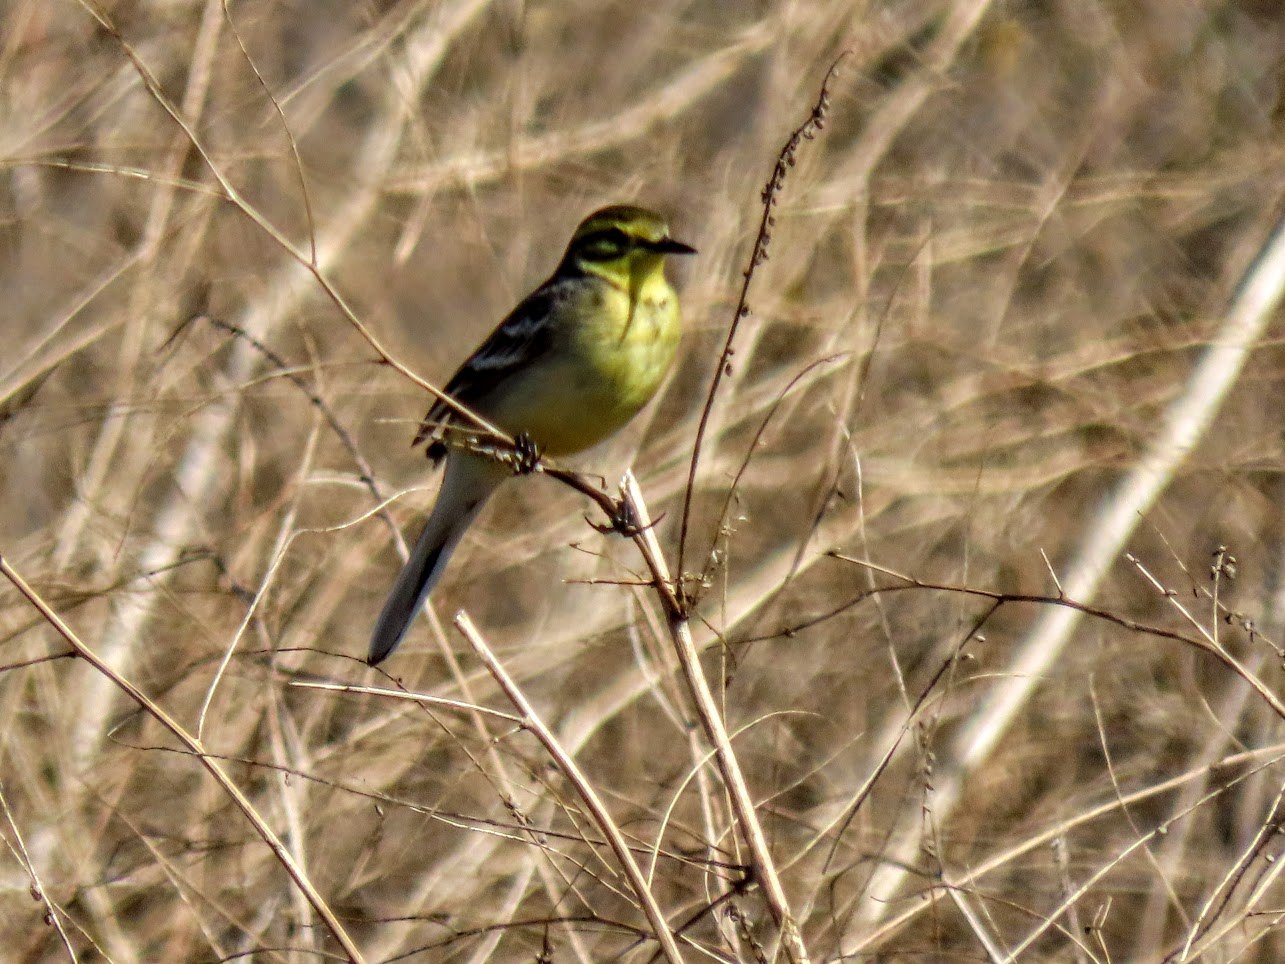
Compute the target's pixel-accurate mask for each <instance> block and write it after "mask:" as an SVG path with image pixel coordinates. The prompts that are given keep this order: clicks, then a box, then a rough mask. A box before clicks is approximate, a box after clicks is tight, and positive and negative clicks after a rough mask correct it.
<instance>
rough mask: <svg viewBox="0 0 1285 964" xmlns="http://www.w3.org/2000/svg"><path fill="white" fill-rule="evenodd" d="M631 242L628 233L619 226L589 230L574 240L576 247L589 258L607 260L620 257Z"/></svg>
mask: <svg viewBox="0 0 1285 964" xmlns="http://www.w3.org/2000/svg"><path fill="white" fill-rule="evenodd" d="M632 244H633V239H632V238H631V237H630V236H629V235H627V234H626V233H625V232H624V231H622V230H620V228H616V227H611V228H602V229H600V230H598V231H591V232H589V233H588V234H586V235H584V237H582V238H581V239H580V240H579V241H578V242H576V247H577V248H578V249H579V250H580V252H581V254H583V255H585V256H587V257H589V258H592V259H595V260H596V259H602V260H608V259H611V258H618V257H620V256H621V255H622V254H624V253H625V252H626V251H628V250H629V248H630V247H631V246H632Z"/></svg>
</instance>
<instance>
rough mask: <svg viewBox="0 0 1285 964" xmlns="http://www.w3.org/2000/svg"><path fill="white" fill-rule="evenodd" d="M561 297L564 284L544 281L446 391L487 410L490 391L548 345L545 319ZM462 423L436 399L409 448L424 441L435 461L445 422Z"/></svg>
mask: <svg viewBox="0 0 1285 964" xmlns="http://www.w3.org/2000/svg"><path fill="white" fill-rule="evenodd" d="M564 298H565V284H558V283H552V284H550V283H545V284H543V285H541V286H540V287H539V288H537V289H536V290H535V291H533V292H532V293H531V294H530V295H528V296H527V297H526V298H525V299H524V300H523V301H522V302H521V303H520V304H519V305H518V306H517V307H516V308H514V309H513V311H511V312H510V313H509V315H508V317H507V318H505V319H504V320H503V321H502V322H500V324H499V325H498V326H497V327H496V329H495V331H493V332H491V335H490V337H489V338H487V339H486V341H484V342H482V344H481V346H480V347H479V348H478V349H477V351H475V352H473V354H472V355H471V356H470V357H469V359H468V361H466V362H465V363H464V364H463V365H461V366H460V369H459V371H457V372H456V373H455V374H454V375H452V376H451V380H450V381H449V382H447V383H446V388H445V389H444V391H445V392H446V394H447V395H449V396H451V398H453V399H455V400H456V401H457V402H459V403H460V404H461V405H464V406H467V407H468V408H474V407H478V408H485V406H484V405H482V404H481V403H483V402H484V401H485V399H486V397H487V396H488V395H490V394H491V393H492V392H495V391H497V390H499V389H500V388H501V387H502V386H503V384H504V382H505V381H506V380H507V379H509V378H512V377H513V376H514V375H516V374H518V373H519V372H521V371H523V370H525V369H526V367H527V366H528V365H530V364H531V363H532V362H533V361H535V360H536V359H537V358H539V357H540V356H541V355H543V354H545V353H546V352H547V351H548V350H549V348H550V347H551V346H552V344H553V330H552V326H551V325H550V324H549V318H550V316H551V315H552V314H553V313H555V312H556V311H557V310H558V303H559V302H560V301H562V300H563V299H564ZM478 414H479V415H485V414H486V413H485V412H484V411H479V412H478ZM464 422H465V420H464V419H463V418H461V416H460V415H459V414H458V413H457V412H456V411H455V410H454V409H453V408H451V407H450V406H449V405H447V404H446V403H445V402H442V401H440V400H439V401H436V402H434V403H433V407H432V408H430V409H429V410H428V414H427V415H425V416H424V421H423V422H422V423H421V424H420V427H419V431H418V432H417V433H416V435H415V441H414V442H412V443H411V446H412V447H414V446H416V445H419V444H420V443H421V442H428V457H429V458H430V459H432V460H433V461H437V460H438V459H440V458H441V457H442V456H443V455H445V454H446V445H445V443H444V442H443V437H444V435H445V432H446V430H447V426H449V425H452V424H463V423H464Z"/></svg>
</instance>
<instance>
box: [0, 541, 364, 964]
mask: <svg viewBox="0 0 1285 964" xmlns="http://www.w3.org/2000/svg"><path fill="white" fill-rule="evenodd" d="M0 574H3V575H4V577H5V578H6V579H8V580H9V582H11V583H12V584H13V586H14V588H15V589H17V590H18V592H20V593H21V594H22V595H23V596H24V597H26V599H27V601H28V602H29V603H31V605H32V606H34V607H35V608H36V610H37V611H38V612H39V613H40V615H41V616H43V617H44V618H45V620H46V621H47V622H48V623H49V625H51V626H52V627H53V628H54V629H55V630H57V632H58V635H60V636H61V637H62V638H63V639H64V640H66V642H67V644H68V645H69V646H70V647H71V648H72V649H74V650H75V651H76V655H77V656H79V657H80V658H81V659H83V660H84V661H85V662H86V663H88V664H89V665H90V666H92V667H93V668H94V669H95V670H96V671H97V672H98V673H99V674H101V675H102V677H103V678H104V679H106V680H108V681H109V682H110V683H112V684H113V685H114V686H116V687H117V688H118V689H120V690H122V691H123V692H124V693H125V695H127V696H128V697H129V698H130V699H132V700H133V701H134V702H135V703H137V704H138V705H139V707H140V708H141V709H142V710H143V711H144V712H145V713H147V714H148V715H149V716H151V717H152V718H153V719H154V720H156V722H158V723H160V724H161V726H163V727H164V728H165V729H167V730H169V731H170V733H171V734H172V735H173V736H174V737H175V738H176V739H177V740H178V741H179V742H180V743H182V744H183V745H184V746H185V747H187V749H188V751H189V752H190V753H191V754H192V756H194V757H195V758H196V760H197V762H199V763H200V764H201V766H203V767H204V768H205V770H206V772H207V773H209V774H210V776H212V777H213V778H214V781H215V782H216V783H217V784H218V785H219V787H220V788H221V789H222V790H223V792H224V793H226V794H227V795H228V797H229V798H230V799H231V801H232V802H233V803H234V804H235V805H236V808H237V809H238V810H240V811H241V813H242V814H244V815H245V818H246V819H247V820H248V821H249V822H250V826H252V827H253V828H254V832H255V833H257V834H258V835H259V839H261V840H262V841H263V842H264V843H265V844H267V845H268V848H269V849H270V850H271V851H272V852H273V854H274V855H276V858H277V860H278V861H280V863H281V866H282V867H284V868H285V871H286V873H287V874H289V875H290V879H291V880H293V881H294V882H295V886H297V887H298V888H299V890H300V892H302V894H303V895H304V897H305V898H306V899H307V901H308V903H309V904H310V905H311V906H312V909H313V910H315V911H316V912H317V916H318V917H320V918H321V920H322V922H323V923H324V924H325V926H326V928H327V929H328V930H329V931H330V933H331V935H332V936H333V937H334V938H335V940H336V941H338V943H339V946H340V947H342V948H343V949H344V953H346V954H347V955H348V959H349V960H351V961H354V962H361V961H363V960H364V958H363V957H362V954H361V951H360V950H359V949H358V948H357V945H356V944H355V943H354V942H353V939H352V938H351V937H349V936H348V932H347V931H346V930H344V926H343V924H341V923H340V922H339V918H338V917H336V916H335V913H334V911H332V910H331V909H330V905H329V904H327V903H326V901H325V899H324V898H323V897H322V896H321V894H320V893H319V892H318V891H317V888H316V887H314V886H313V885H312V881H311V880H309V879H308V875H307V874H306V873H305V872H304V870H303V868H302V867H300V866H299V864H298V862H297V861H296V860H295V859H294V856H293V855H292V854H291V853H290V851H289V850H288V849H287V848H286V845H285V844H283V843H282V842H281V838H279V837H278V836H277V835H276V833H274V832H273V830H272V828H271V827H269V826H268V823H267V821H266V820H264V819H263V817H262V816H260V814H259V811H257V810H256V809H255V808H254V805H253V804H252V803H250V799H249V797H247V796H246V795H245V794H244V793H243V792H242V791H241V788H240V787H238V786H237V785H236V784H235V783H233V782H232V778H231V777H229V776H228V775H227V774H226V773H224V772H223V768H222V767H221V766H219V764H218V763H217V762H216V761H215V759H214V758H213V757H211V756H210V755H209V754H208V753H207V752H206V750H205V746H204V744H202V743H201V741H200V740H198V739H197V738H196V737H194V736H192V734H190V733H188V732H187V730H186V729H184V728H183V726H182V724H180V723H179V722H178V720H176V719H174V717H172V716H170V715H169V714H168V713H166V712H165V710H164V709H162V708H161V707H160V705H159V704H157V703H155V702H153V701H152V699H151V698H150V697H148V696H147V694H146V693H144V692H143V691H142V690H140V689H139V688H138V687H137V686H135V685H134V684H133V683H131V682H130V681H129V680H128V679H126V678H125V677H124V676H122V675H120V674H119V673H117V672H116V671H115V670H114V669H112V667H111V666H109V665H108V664H107V663H106V662H104V661H103V660H102V659H101V658H100V657H99V656H98V654H97V653H95V652H94V651H93V650H92V649H90V648H89V647H88V646H87V645H85V643H84V642H82V641H81V639H80V637H78V636H77V635H76V633H75V632H74V631H73V630H72V629H71V627H70V626H68V625H67V624H66V623H64V622H63V621H62V619H61V618H59V616H58V614H57V613H56V612H54V611H53V609H51V608H50V607H49V604H48V603H46V602H45V601H44V599H42V598H41V597H40V595H39V594H38V593H37V592H36V591H35V590H34V589H32V588H31V586H30V585H28V584H27V581H26V580H25V579H23V578H22V576H21V575H20V574H19V573H18V572H17V570H15V569H14V568H13V567H12V566H11V565H9V562H8V560H7V559H5V557H4V555H3V554H0Z"/></svg>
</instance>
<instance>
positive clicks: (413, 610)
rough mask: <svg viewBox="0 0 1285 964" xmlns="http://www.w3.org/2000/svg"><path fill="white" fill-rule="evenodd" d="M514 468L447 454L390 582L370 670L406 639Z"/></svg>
mask: <svg viewBox="0 0 1285 964" xmlns="http://www.w3.org/2000/svg"><path fill="white" fill-rule="evenodd" d="M512 474H513V473H512V470H510V469H509V468H507V467H506V466H504V465H501V464H499V463H498V462H495V461H494V460H492V459H486V458H482V457H479V456H474V455H468V454H466V453H464V452H460V451H456V452H452V453H451V454H450V455H448V456H447V459H446V475H445V477H444V478H443V479H442V488H441V491H440V492H439V493H438V496H437V504H436V505H434V506H433V513H432V515H430V516H429V517H428V522H426V523H425V524H424V531H423V532H421V533H420V535H419V539H418V540H417V541H416V543H415V548H414V549H413V550H411V554H410V559H409V560H407V562H406V565H405V566H404V567H402V571H401V573H400V574H398V576H397V581H396V582H395V583H393V588H392V591H391V592H390V593H389V594H388V599H387V601H385V603H384V608H383V610H382V611H381V612H380V614H379V619H378V620H376V622H375V630H374V632H373V633H371V636H370V654H369V655H368V656H367V657H366V662H368V663H369V664H370V665H371V666H374V665H376V664H377V663H380V662H382V661H383V660H384V659H386V658H387V657H388V655H389V654H390V653H392V651H393V650H395V649H396V648H397V647H398V645H399V644H400V643H401V641H402V639H403V638H404V637H405V636H406V631H407V630H409V629H410V627H411V623H413V622H414V621H415V615H416V614H417V613H418V612H419V610H420V607H421V606H423V605H424V600H425V599H427V598H428V594H429V593H430V592H432V591H433V587H434V586H435V585H437V581H438V580H439V579H441V577H442V573H443V572H444V571H445V569H446V563H447V560H448V559H450V557H451V552H452V551H453V550H454V549H455V547H456V546H457V545H459V542H460V539H462V538H463V537H464V533H465V531H466V530H467V529H468V527H469V524H470V523H471V522H472V521H473V520H474V519H476V518H477V514H478V513H479V512H481V511H482V506H484V505H485V504H486V500H487V499H488V498H489V497H490V495H491V493H492V492H494V491H495V490H496V489H497V488H498V487H499V485H500V483H501V482H503V481H504V480H505V479H506V478H508V477H509V476H510V475H512Z"/></svg>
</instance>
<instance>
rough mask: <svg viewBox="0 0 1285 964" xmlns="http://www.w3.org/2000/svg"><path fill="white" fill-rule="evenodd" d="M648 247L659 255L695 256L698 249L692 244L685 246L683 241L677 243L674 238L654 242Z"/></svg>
mask: <svg viewBox="0 0 1285 964" xmlns="http://www.w3.org/2000/svg"><path fill="white" fill-rule="evenodd" d="M647 247H649V248H651V249H652V250H653V251H655V252H656V253H657V254H695V253H696V249H695V248H693V247H692V246H691V245H690V244H683V242H681V241H675V240H674V239H673V238H661V239H660V240H659V241H653V242H651V243H650V244H649V245H647Z"/></svg>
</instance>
